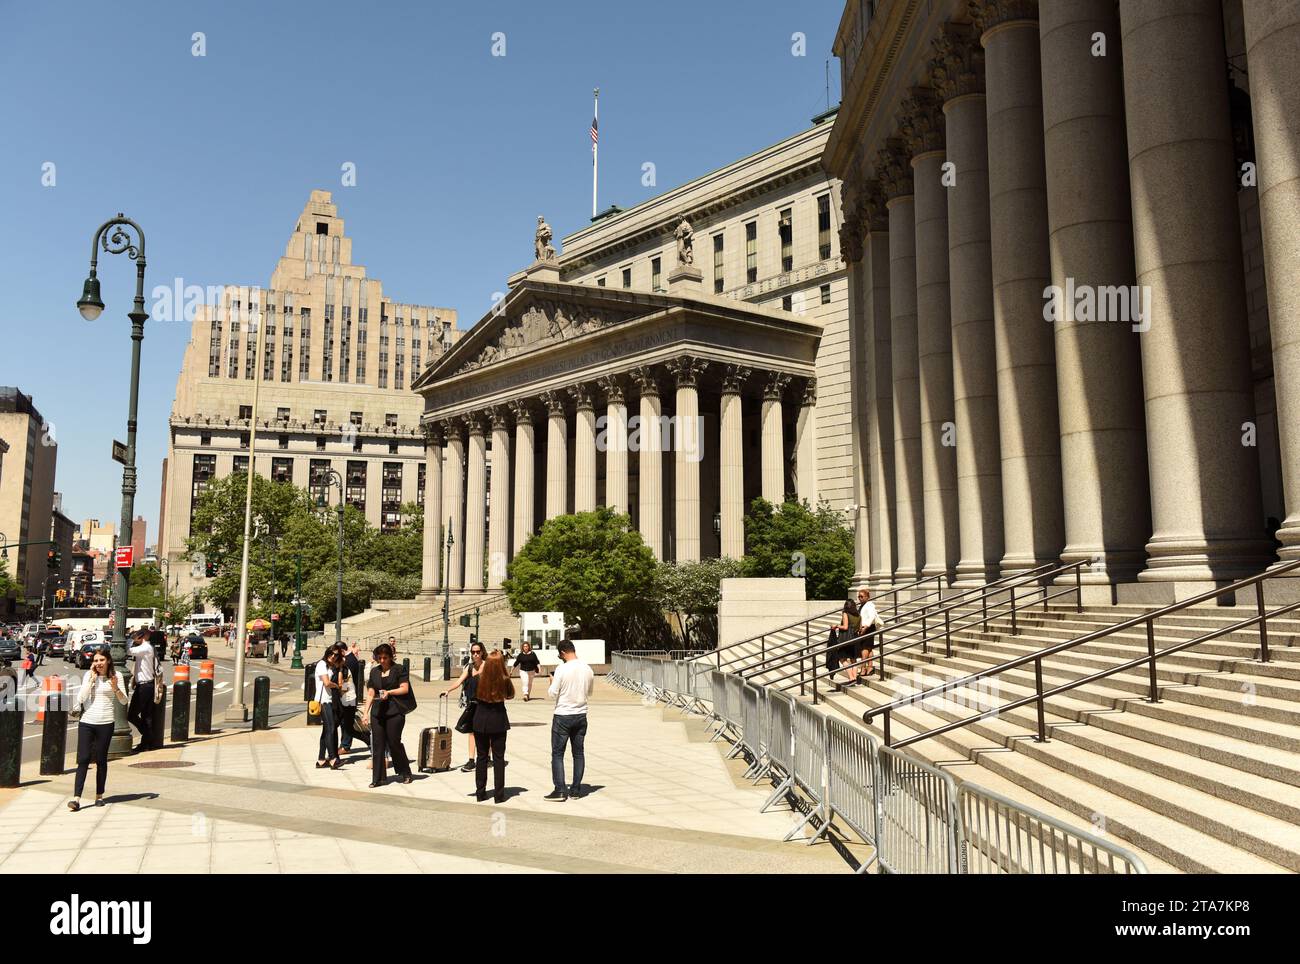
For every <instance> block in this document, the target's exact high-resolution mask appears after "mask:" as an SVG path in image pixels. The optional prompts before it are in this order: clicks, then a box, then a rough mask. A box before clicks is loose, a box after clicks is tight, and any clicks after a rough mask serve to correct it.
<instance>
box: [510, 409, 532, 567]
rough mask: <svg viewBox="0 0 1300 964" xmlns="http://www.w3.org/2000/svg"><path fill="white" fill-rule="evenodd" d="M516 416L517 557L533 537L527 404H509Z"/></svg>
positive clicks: (515, 535) (530, 430)
mask: <svg viewBox="0 0 1300 964" xmlns="http://www.w3.org/2000/svg"><path fill="white" fill-rule="evenodd" d="M510 407H511V409H512V410H513V412H514V416H515V486H514V493H515V534H514V555H516V556H517V555H519V553H520V551H522V550H523V548H524V544H525V543H526V542H528V539H529V538H530V537H531V536H532V534H533V499H534V496H533V462H534V457H533V451H534V449H533V445H534V439H533V410H532V408H531V407H530V406H529V404H528V403H527V402H524V401H516V402H512V403H511V404H510Z"/></svg>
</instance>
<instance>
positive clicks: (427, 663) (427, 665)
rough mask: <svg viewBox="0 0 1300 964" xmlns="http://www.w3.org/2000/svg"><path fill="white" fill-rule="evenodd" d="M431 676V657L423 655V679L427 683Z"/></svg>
mask: <svg viewBox="0 0 1300 964" xmlns="http://www.w3.org/2000/svg"><path fill="white" fill-rule="evenodd" d="M432 677H433V657H432V656H426V657H424V681H425V682H426V683H427V682H429V680H430V679H431V678H432Z"/></svg>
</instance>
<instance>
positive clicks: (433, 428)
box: [420, 422, 446, 448]
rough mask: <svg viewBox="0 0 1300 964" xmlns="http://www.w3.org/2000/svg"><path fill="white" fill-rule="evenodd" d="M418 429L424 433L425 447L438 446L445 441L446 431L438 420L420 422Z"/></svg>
mask: <svg viewBox="0 0 1300 964" xmlns="http://www.w3.org/2000/svg"><path fill="white" fill-rule="evenodd" d="M420 431H422V432H423V433H424V447H425V448H438V447H439V446H441V445H443V444H444V443H445V441H446V432H445V431H444V430H443V427H442V425H441V424H440V423H438V422H422V423H421V424H420Z"/></svg>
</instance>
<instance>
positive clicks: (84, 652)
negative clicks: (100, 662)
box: [75, 639, 104, 669]
mask: <svg viewBox="0 0 1300 964" xmlns="http://www.w3.org/2000/svg"><path fill="white" fill-rule="evenodd" d="M103 645H104V640H103V639H95V640H92V641H91V642H84V641H83V642H82V644H81V645H80V646H78V647H77V650H76V659H75V662H76V664H77V669H90V664H91V662H93V661H94V658H95V653H96V652H97V651H98V650H99V648H100V647H101V646H103Z"/></svg>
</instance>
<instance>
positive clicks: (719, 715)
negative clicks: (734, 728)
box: [708, 669, 731, 743]
mask: <svg viewBox="0 0 1300 964" xmlns="http://www.w3.org/2000/svg"><path fill="white" fill-rule="evenodd" d="M708 676H709V690H710V691H711V692H712V694H713V718H714V719H715V720H717V723H718V728H717V729H716V730H715V731H714V732H713V737H712V739H710V740H709V742H710V743H713V742H716V741H717V740H720V739H722V737H723V736H724V735H725V734H726V731H727V728H728V727H729V726H731V707H730V702H729V701H730V696H729V691H728V689H727V678H726V674H725V673H723V672H722V671H721V670H716V669H713V670H709V674H708Z"/></svg>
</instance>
